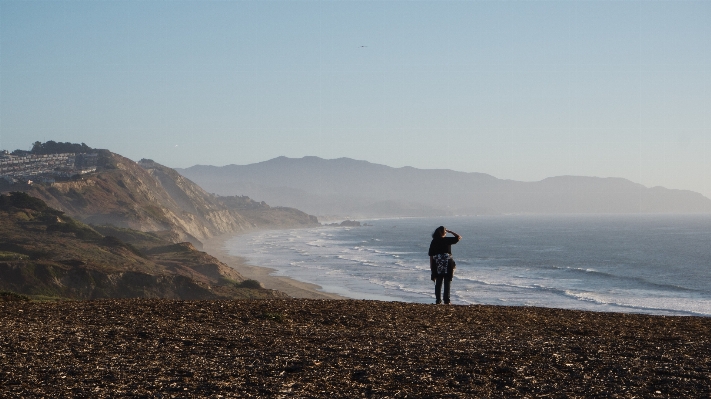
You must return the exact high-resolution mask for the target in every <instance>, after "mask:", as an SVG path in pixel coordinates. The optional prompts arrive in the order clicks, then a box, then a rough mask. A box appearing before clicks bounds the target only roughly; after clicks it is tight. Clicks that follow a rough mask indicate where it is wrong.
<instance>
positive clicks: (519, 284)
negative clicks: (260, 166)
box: [226, 215, 711, 316]
mask: <svg viewBox="0 0 711 399" xmlns="http://www.w3.org/2000/svg"><path fill="white" fill-rule="evenodd" d="M367 224H368V226H363V227H316V228H305V229H293V230H277V231H258V232H254V233H251V234H247V235H240V236H237V237H234V238H232V239H231V240H229V241H228V242H227V243H226V246H227V249H228V250H229V252H230V253H231V254H232V255H239V256H243V257H246V258H247V259H248V261H249V263H251V264H254V265H257V266H264V267H270V268H273V269H275V272H274V274H276V275H280V276H288V277H291V278H293V279H296V280H299V281H303V282H309V283H313V284H317V285H319V286H321V287H322V290H323V291H326V292H332V293H337V294H340V295H343V296H345V297H349V298H355V299H376V300H392V301H405V302H419V303H434V283H433V282H432V281H431V280H430V271H429V257H428V256H427V250H428V248H429V243H430V240H431V234H432V232H433V231H434V230H435V228H436V227H437V226H440V225H444V226H445V227H447V228H448V229H450V230H453V231H455V232H457V233H459V234H460V235H462V236H463V239H462V241H460V242H459V243H458V244H456V245H454V246H452V253H453V255H454V259H455V260H456V262H457V269H456V272H455V274H454V280H453V281H452V303H454V304H495V305H518V306H543V307H556V308H569V309H584V310H595V311H616V312H634V313H652V314H676V315H703V316H711V216H708V215H689V216H686V215H685V216H677V215H675V216H666V215H660V216H647V215H644V216H643V215H624V216H618V215H605V216H520V215H516V216H476V217H473V216H472V217H448V218H405V219H380V220H368V221H367Z"/></svg>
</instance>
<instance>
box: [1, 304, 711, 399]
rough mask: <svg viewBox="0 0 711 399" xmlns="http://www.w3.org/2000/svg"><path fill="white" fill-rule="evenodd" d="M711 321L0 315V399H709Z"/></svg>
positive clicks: (187, 312)
mask: <svg viewBox="0 0 711 399" xmlns="http://www.w3.org/2000/svg"><path fill="white" fill-rule="evenodd" d="M710 395H711V318H701V317H662V316H647V315H631V314H615V313H591V312H582V311H570V310H558V309H541V308H520V307H495V306H437V305H420V304H406V303H397V302H373V301H352V300H295V299H285V300H280V299H275V300H243V301H170V300H100V301H77V302H58V303H37V302H0V396H2V397H9V398H12V397H18V398H20V397H22V398H25V397H92V398H94V397H122V396H130V397H242V398H244V397H267V398H272V397H290V398H291V397H308V398H331V397H377V398H385V397H390V398H396V397H397V398H404V397H437V398H459V397H531V398H532V397H551V398H572V397H593V398H595V397H600V398H603V397H604V398H610V397H624V398H633V397H644V398H654V397H675V398H676V397H687V398H690V397H693V398H699V397H704V398H706V397H709V396H710Z"/></svg>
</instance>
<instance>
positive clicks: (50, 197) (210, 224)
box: [27, 151, 318, 246]
mask: <svg viewBox="0 0 711 399" xmlns="http://www.w3.org/2000/svg"><path fill="white" fill-rule="evenodd" d="M27 192H28V194H30V195H32V196H33V197H37V198H41V199H42V200H44V201H45V202H46V203H47V204H49V205H50V206H51V207H53V208H56V209H58V210H61V211H63V212H66V213H67V214H68V215H70V216H72V217H75V218H77V219H79V220H81V221H83V222H85V223H90V224H93V225H103V224H110V225H114V226H118V227H124V228H131V229H135V230H140V231H152V232H161V234H163V236H164V237H165V238H168V239H170V240H171V241H173V242H182V241H188V242H191V243H193V244H195V245H197V246H201V243H200V240H202V239H206V238H210V237H213V236H216V235H220V234H224V233H231V232H237V231H242V230H246V229H250V228H254V227H268V226H270V225H275V226H279V227H297V226H302V225H312V224H316V223H318V222H317V220H315V218H313V217H309V215H306V214H305V213H303V212H300V211H297V210H293V209H292V210H288V211H285V210H276V209H275V208H271V207H269V206H268V205H266V204H258V203H255V204H257V205H258V206H256V207H252V208H249V207H247V208H244V209H238V206H236V205H235V204H241V203H244V202H245V201H246V200H245V199H244V198H243V197H218V196H215V195H212V194H209V193H207V192H205V191H204V190H203V189H202V188H200V187H199V186H198V185H196V184H195V183H193V182H191V181H190V180H188V179H187V178H185V177H183V176H181V175H180V174H178V173H177V172H176V171H174V170H173V169H170V168H167V167H165V166H163V165H160V164H158V163H155V162H153V161H151V160H141V161H140V162H138V163H136V162H133V161H131V160H130V159H127V158H124V157H122V156H120V155H117V154H114V153H111V152H109V151H101V152H100V157H99V165H98V173H96V174H92V175H88V176H85V177H83V178H82V179H81V180H77V181H69V182H56V183H52V184H51V185H34V186H32V187H30V188H29V189H28V191H27ZM235 198H236V199H235ZM279 215H282V216H283V217H282V216H279Z"/></svg>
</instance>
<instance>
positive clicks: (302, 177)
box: [176, 157, 711, 217]
mask: <svg viewBox="0 0 711 399" xmlns="http://www.w3.org/2000/svg"><path fill="white" fill-rule="evenodd" d="M176 170H177V171H178V172H180V174H182V175H183V176H185V177H187V178H189V179H191V180H192V181H194V182H196V183H197V184H199V185H200V186H201V187H203V188H205V189H206V190H208V191H212V192H215V193H218V194H220V195H234V194H237V193H239V194H241V195H248V196H250V197H251V198H254V199H257V200H260V201H266V202H268V203H270V204H274V205H282V206H290V207H295V208H298V209H301V210H303V211H305V212H308V213H311V214H315V215H348V216H353V217H368V216H369V217H385V216H440V215H475V214H506V213H530V214H572V213H710V212H711V200H710V199H708V198H706V197H704V196H702V195H701V194H698V193H695V192H692V191H686V190H671V189H666V188H663V187H652V188H647V187H645V186H643V185H641V184H637V183H634V182H631V181H629V180H626V179H622V178H599V177H584V176H559V177H551V178H547V179H544V180H541V181H537V182H520V181H513V180H503V179H497V178H495V177H493V176H491V175H487V174H483V173H464V172H456V171H453V170H445V169H417V168H412V167H402V168H393V167H389V166H385V165H379V164H374V163H370V162H366V161H359V160H354V159H349V158H339V159H322V158H318V157H304V158H287V157H278V158H274V159H271V160H269V161H265V162H260V163H255V164H250V165H227V166H222V167H217V166H206V165H196V166H192V167H189V168H186V169H176Z"/></svg>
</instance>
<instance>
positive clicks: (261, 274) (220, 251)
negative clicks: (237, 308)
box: [203, 234, 345, 299]
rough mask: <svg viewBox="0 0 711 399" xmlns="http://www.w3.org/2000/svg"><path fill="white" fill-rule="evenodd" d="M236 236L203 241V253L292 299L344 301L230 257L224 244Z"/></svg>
mask: <svg viewBox="0 0 711 399" xmlns="http://www.w3.org/2000/svg"><path fill="white" fill-rule="evenodd" d="M236 235H237V234H225V235H221V236H218V237H213V238H211V239H210V240H205V241H204V242H203V251H205V252H207V253H209V254H210V255H212V256H214V257H216V258H217V259H219V260H220V261H222V262H224V263H226V264H227V265H229V266H231V267H232V268H234V269H235V270H237V272H239V274H241V275H242V276H244V277H245V278H247V279H251V280H257V281H259V282H260V283H262V285H263V286H264V288H268V289H271V290H277V291H281V292H284V293H285V294H287V295H289V296H290V297H292V298H306V299H345V298H344V297H342V296H340V295H337V294H331V293H327V292H323V291H320V288H321V287H319V286H318V285H315V284H309V283H304V282H301V281H297V280H294V279H291V278H288V277H281V276H271V275H270V273H273V272H274V271H275V270H274V269H270V268H266V267H259V266H253V265H249V264H247V261H246V259H244V258H242V257H239V256H233V255H230V254H229V253H228V252H227V250H226V249H225V242H227V241H228V240H229V239H231V238H232V237H235V236H236Z"/></svg>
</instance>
